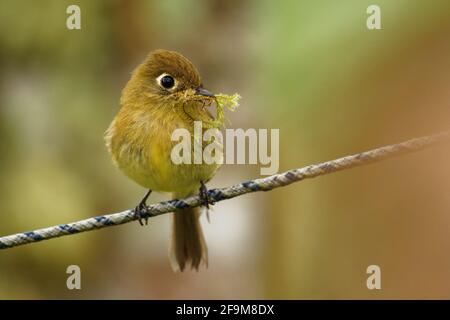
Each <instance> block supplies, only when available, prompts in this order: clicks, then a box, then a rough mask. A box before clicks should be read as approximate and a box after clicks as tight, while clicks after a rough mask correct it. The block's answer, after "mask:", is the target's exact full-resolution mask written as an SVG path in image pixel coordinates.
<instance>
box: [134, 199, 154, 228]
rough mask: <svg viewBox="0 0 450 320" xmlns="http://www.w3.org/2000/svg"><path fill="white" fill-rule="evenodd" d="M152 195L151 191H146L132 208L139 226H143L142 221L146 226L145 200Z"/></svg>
mask: <svg viewBox="0 0 450 320" xmlns="http://www.w3.org/2000/svg"><path fill="white" fill-rule="evenodd" d="M151 193H152V190H148V191H147V193H146V194H145V196H144V197H143V198H142V200H141V201H140V202H139V204H138V205H137V206H136V208H134V215H135V216H136V217H137V218H138V221H139V224H140V225H141V226H143V225H144V223H143V222H142V220H145V224H146V225H147V224H148V213H147V199H148V197H149V196H150V194H151Z"/></svg>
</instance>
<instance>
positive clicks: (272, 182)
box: [0, 131, 450, 249]
mask: <svg viewBox="0 0 450 320" xmlns="http://www.w3.org/2000/svg"><path fill="white" fill-rule="evenodd" d="M449 138H450V131H446V132H442V133H438V134H434V135H430V136H426V137H421V138H416V139H411V140H408V141H405V142H402V143H398V144H393V145H388V146H384V147H381V148H378V149H373V150H370V151H366V152H362V153H358V154H354V155H350V156H346V157H342V158H339V159H335V160H331V161H327V162H323V163H319V164H313V165H309V166H307V167H303V168H299V169H293V170H289V171H286V172H283V173H279V174H275V175H273V176H269V177H266V178H261V179H255V180H250V181H246V182H242V183H240V184H237V185H234V186H231V187H228V188H220V189H211V190H208V197H209V199H210V200H211V201H213V202H219V201H222V200H226V199H231V198H234V197H237V196H241V195H243V194H246V193H251V192H256V191H269V190H272V189H274V188H278V187H282V186H287V185H289V184H291V183H293V182H296V181H301V180H303V179H306V178H313V177H316V176H320V175H324V174H328V173H332V172H336V171H340V170H344V169H348V168H352V167H355V166H360V165H363V164H367V163H371V162H375V161H380V160H382V159H385V158H387V157H391V156H395V155H399V154H403V153H407V152H412V151H417V150H420V149H423V148H425V147H428V146H431V145H432V144H435V143H437V142H442V141H445V140H449ZM200 205H202V200H201V199H200V197H199V196H191V197H188V198H185V199H176V200H170V201H163V202H160V203H155V204H152V205H149V206H148V216H149V217H154V216H158V215H161V214H164V213H168V212H173V211H174V210H175V209H183V208H187V207H196V206H200ZM133 220H137V217H136V216H135V215H134V213H133V211H132V210H127V211H123V212H119V213H113V214H108V215H103V216H97V217H93V218H89V219H85V220H81V221H77V222H72V223H68V224H60V225H57V226H53V227H48V228H43V229H38V230H34V231H28V232H22V233H16V234H13V235H10V236H5V237H1V238H0V249H8V248H12V247H16V246H20V245H23V244H27V243H32V242H38V241H42V240H47V239H52V238H57V237H62V236H66V235H71V234H75V233H80V232H85V231H91V230H95V229H101V228H105V227H109V226H115V225H119V224H124V223H127V222H130V221H133Z"/></svg>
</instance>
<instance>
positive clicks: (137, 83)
mask: <svg viewBox="0 0 450 320" xmlns="http://www.w3.org/2000/svg"><path fill="white" fill-rule="evenodd" d="M214 99H215V97H214V94H212V93H211V92H209V91H208V90H206V89H205V88H203V85H202V81H201V78H200V75H199V73H198V71H197V68H195V66H194V65H193V64H192V62H190V61H189V60H188V59H187V58H185V57H184V56H183V55H181V54H179V53H177V52H174V51H168V50H155V51H152V52H151V53H150V54H149V55H148V56H147V58H146V59H145V61H144V62H143V63H142V64H140V65H139V66H138V67H137V68H136V69H135V71H134V72H133V75H132V77H131V79H130V81H129V82H128V84H127V86H126V87H125V89H124V91H123V94H122V104H129V103H131V104H134V105H141V106H142V104H143V105H148V104H150V105H157V106H158V107H162V108H163V107H170V106H174V105H183V104H184V103H186V102H190V101H199V102H201V103H203V104H205V102H211V101H214ZM142 107H143V106H142Z"/></svg>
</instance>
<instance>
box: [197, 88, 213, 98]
mask: <svg viewBox="0 0 450 320" xmlns="http://www.w3.org/2000/svg"><path fill="white" fill-rule="evenodd" d="M195 94H197V95H199V96H205V97H215V95H214V93H211V92H209V91H208V90H206V89H204V88H201V87H200V88H197V89H195Z"/></svg>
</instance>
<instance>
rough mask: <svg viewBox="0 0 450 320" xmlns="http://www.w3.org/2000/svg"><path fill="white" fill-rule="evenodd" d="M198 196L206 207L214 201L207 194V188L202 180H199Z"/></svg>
mask: <svg viewBox="0 0 450 320" xmlns="http://www.w3.org/2000/svg"><path fill="white" fill-rule="evenodd" d="M199 196H200V199H201V200H202V203H203V205H204V206H205V207H206V209H209V205H214V201H212V200H211V199H210V198H209V196H208V188H206V185H205V183H204V182H203V181H200V189H199Z"/></svg>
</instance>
